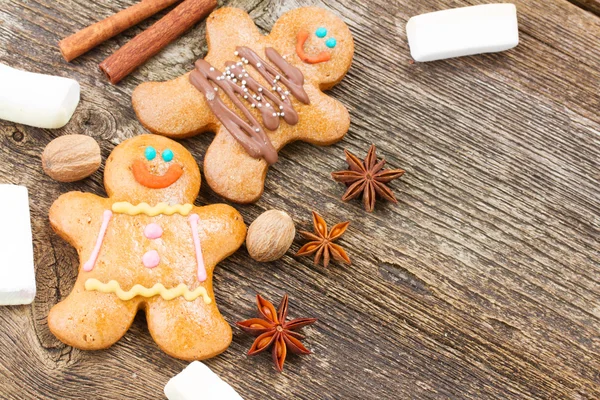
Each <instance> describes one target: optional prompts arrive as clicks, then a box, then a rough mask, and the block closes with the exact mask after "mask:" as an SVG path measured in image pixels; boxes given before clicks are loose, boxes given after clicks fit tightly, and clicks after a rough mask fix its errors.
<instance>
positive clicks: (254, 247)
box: [246, 210, 296, 262]
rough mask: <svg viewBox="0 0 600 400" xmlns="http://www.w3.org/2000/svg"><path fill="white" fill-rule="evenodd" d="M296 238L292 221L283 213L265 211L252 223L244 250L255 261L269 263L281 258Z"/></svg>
mask: <svg viewBox="0 0 600 400" xmlns="http://www.w3.org/2000/svg"><path fill="white" fill-rule="evenodd" d="M294 236H296V228H295V227H294V221H292V218H291V217H290V216H289V215H288V214H287V213H285V212H283V211H279V210H269V211H265V212H264V213H262V214H261V215H259V217H258V218H256V219H255V220H254V222H252V224H251V225H250V228H249V229H248V235H247V236H246V248H247V249H248V253H250V257H252V258H253V259H255V260H256V261H261V262H269V261H275V260H277V259H280V258H281V257H283V255H284V254H285V252H286V251H287V250H288V249H289V248H290V246H291V245H292V242H293V241H294Z"/></svg>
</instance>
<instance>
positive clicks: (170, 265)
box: [48, 135, 246, 360]
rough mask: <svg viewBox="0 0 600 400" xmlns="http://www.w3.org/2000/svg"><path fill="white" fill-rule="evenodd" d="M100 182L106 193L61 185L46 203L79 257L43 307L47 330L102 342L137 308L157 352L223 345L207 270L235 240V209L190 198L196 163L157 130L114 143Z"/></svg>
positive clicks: (196, 356)
mask: <svg viewBox="0 0 600 400" xmlns="http://www.w3.org/2000/svg"><path fill="white" fill-rule="evenodd" d="M153 154H154V157H152V155H153ZM171 155H172V159H171ZM150 158H151V159H150ZM104 182H105V187H106V191H107V193H108V195H109V197H108V198H101V197H98V196H95V195H93V194H89V193H81V192H69V193H66V194H64V195H62V196H61V197H59V198H58V199H57V200H56V202H55V203H54V204H53V205H52V207H51V209H50V222H51V225H52V227H53V229H54V230H55V231H56V232H57V233H58V234H59V235H60V236H61V237H63V238H64V239H65V240H67V241H68V242H69V243H71V244H72V245H73V246H74V247H75V248H76V249H77V251H78V253H79V257H80V264H81V265H80V269H79V275H78V278H77V281H76V283H75V287H74V288H73V291H72V292H71V294H70V295H69V296H68V297H67V298H66V299H65V300H63V301H62V302H60V303H59V304H57V305H56V306H54V307H53V308H52V309H51V311H50V314H49V316H48V324H49V327H50V330H51V331H52V333H54V335H56V336H57V337H58V338H59V339H60V340H61V341H63V342H65V343H66V344H68V345H71V346H74V347H77V348H80V349H84V350H95V349H103V348H107V347H109V346H111V345H112V344H114V343H115V342H116V341H118V340H119V339H120V338H121V337H122V336H123V335H124V334H125V332H126V331H127V330H128V329H129V327H130V325H131V323H132V322H133V318H134V317H135V314H136V313H137V311H138V310H140V309H142V310H144V311H145V312H146V315H147V321H148V328H149V330H150V333H151V335H152V337H153V338H154V340H155V341H156V343H157V344H158V345H159V347H160V348H161V349H163V350H164V351H165V352H166V353H168V354H170V355H172V356H174V357H177V358H181V359H186V360H201V359H205V358H209V357H212V356H215V355H217V354H219V353H221V352H222V351H224V350H225V349H226V348H227V347H228V346H229V344H230V342H231V328H230V326H229V324H228V323H227V322H226V321H225V320H224V319H223V317H222V316H221V314H220V313H219V310H218V308H217V306H216V303H215V299H214V293H213V285H212V276H213V270H214V267H215V265H216V264H217V263H218V262H219V261H221V260H223V259H224V258H226V257H227V256H229V255H231V254H232V253H233V252H235V251H236V250H237V249H238V248H239V247H240V246H241V244H242V243H243V241H244V236H245V232H246V226H245V225H244V222H243V220H242V217H241V215H240V214H239V213H238V212H237V211H236V210H235V209H234V208H232V207H230V206H227V205H224V204H215V205H210V206H205V207H195V206H193V201H194V199H195V198H196V196H197V194H198V191H199V188H200V172H199V170H198V166H197V164H196V162H195V160H194V159H193V158H192V156H191V154H189V152H188V151H187V150H186V149H185V148H184V147H183V146H181V145H180V144H178V143H176V142H174V141H172V140H170V139H167V138H164V137H161V136H156V135H142V136H137V137H135V138H132V139H129V140H127V141H125V142H123V143H121V144H120V145H119V146H117V147H116V148H115V150H114V151H113V152H112V153H111V155H110V157H109V158H108V160H107V164H106V168H105V176H104Z"/></svg>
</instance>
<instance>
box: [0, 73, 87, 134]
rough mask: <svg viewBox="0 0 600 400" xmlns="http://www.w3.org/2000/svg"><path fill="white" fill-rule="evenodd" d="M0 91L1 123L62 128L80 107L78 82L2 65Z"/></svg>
mask: <svg viewBox="0 0 600 400" xmlns="http://www.w3.org/2000/svg"><path fill="white" fill-rule="evenodd" d="M0 88H2V90H0V119H5V120H7V121H11V122H16V123H19V124H25V125H30V126H35V127H38V128H47V129H56V128H62V127H63V126H65V125H66V124H67V122H69V120H70V119H71V116H73V113H74V112H75V109H76V108H77V105H78V104H79V83H78V82H77V81H75V80H73V79H68V78H61V77H59V76H51V75H42V74H35V73H33V72H26V71H21V70H18V69H14V68H11V67H8V66H6V65H4V64H0Z"/></svg>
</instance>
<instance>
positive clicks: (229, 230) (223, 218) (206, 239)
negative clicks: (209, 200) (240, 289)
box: [190, 204, 246, 276]
mask: <svg viewBox="0 0 600 400" xmlns="http://www.w3.org/2000/svg"><path fill="white" fill-rule="evenodd" d="M192 215H198V219H197V232H198V239H199V245H200V246H201V252H200V254H201V255H202V260H203V262H204V267H205V268H206V273H207V274H208V276H210V275H211V274H212V271H213V270H214V267H215V265H216V264H218V263H219V262H220V261H221V260H223V259H225V258H227V257H228V256H230V255H231V254H233V253H234V252H235V251H236V250H237V249H239V248H240V246H241V245H242V244H243V243H244V239H245V238H246V225H245V224H244V219H243V218H242V216H241V215H240V213H239V212H238V211H237V210H236V209H235V208H233V207H231V206H228V205H226V204H212V205H209V206H204V207H194V209H193V210H192V212H191V213H190V217H191V216H192Z"/></svg>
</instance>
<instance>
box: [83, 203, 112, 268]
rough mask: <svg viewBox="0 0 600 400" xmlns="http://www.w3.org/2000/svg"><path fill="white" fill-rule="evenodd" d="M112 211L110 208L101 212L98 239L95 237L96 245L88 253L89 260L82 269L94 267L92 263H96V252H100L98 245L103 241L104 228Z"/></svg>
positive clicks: (100, 245)
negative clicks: (89, 253)
mask: <svg viewBox="0 0 600 400" xmlns="http://www.w3.org/2000/svg"><path fill="white" fill-rule="evenodd" d="M112 215H113V213H112V211H110V210H105V211H104V214H102V226H100V232H99V233H98V239H96V246H94V250H93V251H92V254H91V255H90V258H89V260H87V262H86V263H85V264H83V270H84V271H86V272H89V271H91V270H92V269H94V265H95V264H96V259H97V258H98V253H100V247H102V242H103V241H104V235H105V234H106V228H107V227H108V222H109V221H110V219H111V217H112Z"/></svg>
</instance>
